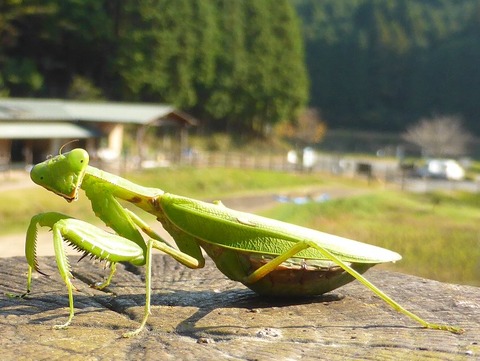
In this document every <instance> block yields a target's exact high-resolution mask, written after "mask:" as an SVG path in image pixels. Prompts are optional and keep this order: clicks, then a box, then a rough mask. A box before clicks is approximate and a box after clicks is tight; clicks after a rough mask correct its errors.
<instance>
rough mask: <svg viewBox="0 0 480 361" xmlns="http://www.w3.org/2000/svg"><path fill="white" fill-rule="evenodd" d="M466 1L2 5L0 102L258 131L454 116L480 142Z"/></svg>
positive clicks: (475, 32) (383, 125)
mask: <svg viewBox="0 0 480 361" xmlns="http://www.w3.org/2000/svg"><path fill="white" fill-rule="evenodd" d="M478 59H480V2H479V1H477V0H462V1H455V0H322V1H317V0H262V1H256V0H236V1H231V0H202V1H195V0H176V1H169V0H136V1H133V0H125V1H120V0H83V1H77V0H64V1H58V0H44V1H38V0H5V1H2V2H1V3H0V96H10V97H44V98H45V97H46V98H71V99H79V100H99V101H101V100H114V101H143V102H156V103H170V104H174V105H175V106H178V107H179V108H181V109H183V110H185V111H187V112H189V113H190V114H192V115H194V116H195V117H197V118H198V119H200V120H201V122H202V124H203V125H204V127H205V129H207V130H208V131H227V132H230V133H233V134H240V133H247V134H263V133H264V132H265V130H266V129H269V128H271V127H272V126H274V125H275V124H278V123H281V122H295V120H296V119H298V117H299V115H300V114H301V112H302V111H303V109H305V108H306V107H311V108H315V109H316V114H319V117H320V118H321V120H322V121H323V122H324V123H325V124H326V126H327V127H328V128H329V129H335V128H344V129H361V130H375V131H391V132H399V131H403V130H405V128H406V127H407V126H408V125H410V124H412V123H415V122H417V121H418V119H419V118H421V117H429V116H432V115H434V114H441V115H443V114H453V115H455V116H457V117H460V118H462V119H463V122H464V124H465V127H466V128H467V129H468V130H469V131H472V132H474V133H476V134H477V135H480V121H479V120H480V119H479V114H480V109H479V108H480V102H479V101H478V99H480V67H478V66H477V62H478Z"/></svg>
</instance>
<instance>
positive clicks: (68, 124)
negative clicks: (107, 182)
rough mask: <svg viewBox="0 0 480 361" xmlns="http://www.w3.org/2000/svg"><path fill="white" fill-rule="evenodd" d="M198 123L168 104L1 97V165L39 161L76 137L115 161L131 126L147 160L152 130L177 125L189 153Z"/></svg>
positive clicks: (97, 152)
mask: <svg viewBox="0 0 480 361" xmlns="http://www.w3.org/2000/svg"><path fill="white" fill-rule="evenodd" d="M196 124H197V122H196V120H195V119H193V118H192V117H190V116H188V115H187V114H185V113H183V112H181V111H179V110H177V109H175V108H174V107H172V106H169V105H164V104H141V103H119V102H80V101H69V100H58V99H20V98H0V165H3V166H5V165H9V164H11V163H12V162H23V163H25V164H34V163H37V162H39V161H42V160H44V159H45V157H46V156H48V155H49V154H57V153H58V151H59V149H60V147H61V146H62V145H63V144H65V143H67V142H68V141H71V140H75V139H77V140H79V143H78V146H79V147H84V148H85V149H87V150H88V151H89V152H90V153H91V154H96V155H102V154H103V155H104V157H106V158H109V159H116V158H118V157H120V155H121V154H122V150H123V141H124V132H125V127H126V126H127V125H130V127H129V129H130V130H131V129H133V132H134V134H132V136H134V138H135V139H136V144H137V155H138V156H139V157H140V159H142V157H143V154H144V142H143V137H144V136H145V132H146V129H147V128H148V127H152V126H157V127H166V126H175V127H177V128H178V129H179V130H180V131H179V138H180V139H179V140H178V141H179V142H180V144H181V149H186V148H187V147H188V145H187V142H188V128H189V127H191V126H194V125H196Z"/></svg>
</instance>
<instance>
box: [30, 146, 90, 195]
mask: <svg viewBox="0 0 480 361" xmlns="http://www.w3.org/2000/svg"><path fill="white" fill-rule="evenodd" d="M88 159H89V157H88V153H87V152H86V151H85V150H83V149H79V148H77V149H74V150H72V151H70V152H68V153H64V154H59V155H57V156H55V157H52V158H49V159H47V160H46V161H44V162H42V163H39V164H37V165H35V166H34V167H33V168H32V170H31V171H30V177H31V178H32V180H33V181H34V182H35V183H37V184H38V185H40V186H42V187H44V188H46V189H48V190H49V191H52V192H53V193H55V194H58V195H59V196H61V197H63V198H65V199H66V200H67V202H71V201H73V200H76V199H77V197H78V188H79V187H80V185H81V184H82V180H83V176H84V174H85V171H86V169H87V166H88Z"/></svg>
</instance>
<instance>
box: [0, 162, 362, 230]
mask: <svg viewBox="0 0 480 361" xmlns="http://www.w3.org/2000/svg"><path fill="white" fill-rule="evenodd" d="M124 177H125V178H127V179H129V180H132V181H134V182H136V183H138V184H142V185H145V186H149V187H156V188H161V189H163V190H165V191H167V192H171V193H175V194H179V195H185V196H189V197H194V198H199V199H207V198H212V197H215V198H222V197H225V196H227V195H232V194H236V195H242V194H249V193H250V194H251V193H259V192H264V191H281V190H284V189H294V188H299V187H300V188H305V187H309V186H322V185H328V184H334V182H335V179H334V178H331V177H328V176H319V175H318V174H317V175H311V174H293V173H285V172H269V171H262V170H241V169H224V168H212V169H205V168H201V169H195V168H171V169H170V168H165V169H156V170H148V171H143V172H138V173H132V174H126V175H124ZM352 184H354V182H353V183H352V182H351V181H346V182H345V186H346V187H349V186H351V185H352ZM46 211H57V212H62V213H66V214H69V215H72V216H74V217H77V218H81V219H84V220H86V221H89V222H92V221H93V222H96V223H97V224H98V223H99V221H98V220H97V219H96V218H95V215H94V214H93V212H92V210H91V206H90V203H89V201H88V199H87V198H86V197H85V194H84V193H83V191H81V193H80V197H79V200H78V201H76V202H73V203H71V204H69V203H67V202H66V201H65V200H63V199H62V198H60V197H58V196H55V195H54V194H53V193H51V192H48V191H46V190H45V189H43V188H41V187H38V186H35V185H33V184H32V188H27V189H21V190H15V191H0V235H5V234H12V233H21V232H25V229H26V228H27V226H28V223H29V221H30V218H31V217H32V216H33V215H34V214H37V213H40V212H46Z"/></svg>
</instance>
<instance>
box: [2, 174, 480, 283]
mask: <svg viewBox="0 0 480 361" xmlns="http://www.w3.org/2000/svg"><path fill="white" fill-rule="evenodd" d="M126 177H127V178H129V179H131V180H133V181H135V182H137V183H139V184H143V185H146V186H153V187H161V188H162V189H164V190H165V191H169V192H172V193H176V194H181V195H186V196H190V197H194V198H199V199H205V198H212V197H215V198H220V199H221V198H225V197H226V196H231V195H233V194H235V195H242V194H249V195H251V194H255V193H262V192H266V191H268V192H282V191H287V190H289V191H292V190H295V189H302V188H306V187H312V186H316V187H322V186H324V187H326V188H328V187H336V188H342V187H344V188H345V189H352V188H354V187H363V188H366V186H367V185H366V182H365V181H354V180H351V179H345V178H333V177H331V176H324V175H319V174H292V173H279V172H269V171H255V170H239V169H220V168H214V169H190V168H181V169H160V170H151V171H147V172H142V173H139V174H132V175H127V176H126ZM49 210H52V211H53V210H55V211H59V212H63V213H67V214H70V215H73V216H75V217H78V218H81V219H84V220H87V221H93V222H96V223H99V221H98V219H96V218H95V216H94V214H93V212H92V211H91V206H90V204H89V201H88V200H87V199H86V197H85V196H84V194H83V192H82V194H81V197H80V199H79V200H78V201H77V202H75V203H74V204H69V203H67V202H66V201H65V200H63V199H61V198H60V197H57V196H55V195H53V194H52V193H50V192H47V191H46V190H44V189H41V188H40V187H32V188H27V189H22V190H16V191H4V192H0V235H1V234H9V233H23V232H25V229H26V227H27V225H28V222H29V220H30V218H31V216H32V215H34V214H37V213H39V212H45V211H49ZM264 215H266V216H269V217H272V218H276V219H281V220H284V221H287V222H291V223H296V224H300V225H304V226H307V227H311V228H314V229H318V230H322V231H324V232H329V233H333V234H338V235H341V236H344V237H348V238H353V239H356V240H359V241H362V242H366V243H371V244H376V245H379V246H382V247H385V248H389V249H392V250H394V251H396V252H398V253H400V254H402V256H403V257H404V258H403V260H402V261H400V262H398V263H397V264H395V265H385V266H380V267H387V268H389V269H393V270H396V271H400V272H405V273H409V274H415V275H418V276H422V277H427V278H433V279H437V280H441V281H448V282H454V283H463V284H471V285H477V286H480V229H479V227H478V225H479V221H480V195H477V194H468V193H460V192H448V193H435V194H424V195H417V194H409V193H401V192H398V191H392V190H385V189H380V188H378V189H376V188H375V187H370V188H368V193H367V194H366V195H363V196H355V197H349V198H345V199H336V200H331V201H328V202H325V203H309V204H305V205H295V204H280V205H279V206H277V207H275V208H274V209H271V210H269V211H268V212H264Z"/></svg>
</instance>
